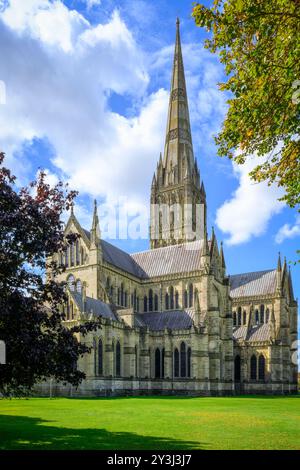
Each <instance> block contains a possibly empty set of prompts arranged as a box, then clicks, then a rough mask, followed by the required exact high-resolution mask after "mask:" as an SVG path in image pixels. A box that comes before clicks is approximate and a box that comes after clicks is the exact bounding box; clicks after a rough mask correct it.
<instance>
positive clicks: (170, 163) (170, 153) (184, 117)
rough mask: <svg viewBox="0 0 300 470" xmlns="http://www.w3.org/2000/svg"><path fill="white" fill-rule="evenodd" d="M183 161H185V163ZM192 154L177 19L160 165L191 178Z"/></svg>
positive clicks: (193, 163) (180, 176)
mask: <svg viewBox="0 0 300 470" xmlns="http://www.w3.org/2000/svg"><path fill="white" fill-rule="evenodd" d="M184 160H185V161H184ZM194 165H195V161H194V153H193V144H192V135H191V126H190V117H189V107H188V99H187V92H186V84H185V75H184V66H183V59H182V51H181V41H180V30H179V19H178V18H177V21H176V42H175V52H174V60H173V73H172V79H171V91H170V98H169V111H168V120H167V128H166V140H165V151H164V158H163V166H164V168H165V170H166V171H167V172H168V171H170V170H171V169H172V168H173V169H174V170H175V168H176V167H177V168H178V175H176V176H178V180H179V181H182V180H183V179H184V178H186V177H187V176H190V175H191V173H192V169H193V168H194Z"/></svg>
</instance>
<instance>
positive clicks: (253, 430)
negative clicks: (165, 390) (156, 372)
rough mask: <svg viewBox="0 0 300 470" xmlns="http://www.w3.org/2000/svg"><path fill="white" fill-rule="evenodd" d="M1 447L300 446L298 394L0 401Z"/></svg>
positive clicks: (178, 448) (169, 447)
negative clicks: (289, 395) (284, 395)
mask: <svg viewBox="0 0 300 470" xmlns="http://www.w3.org/2000/svg"><path fill="white" fill-rule="evenodd" d="M0 449H105V450H141V449H150V450H189V449H300V396H294V397H232V398H229V397H228V398H176V397H138V398H107V399H105V398H98V399H76V398H69V399H68V398H55V399H52V400H50V399H47V398H30V399H28V400H26V399H13V400H0Z"/></svg>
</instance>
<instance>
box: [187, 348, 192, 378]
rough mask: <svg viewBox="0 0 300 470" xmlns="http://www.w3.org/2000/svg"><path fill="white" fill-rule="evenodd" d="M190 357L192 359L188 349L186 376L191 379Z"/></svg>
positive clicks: (190, 351)
mask: <svg viewBox="0 0 300 470" xmlns="http://www.w3.org/2000/svg"><path fill="white" fill-rule="evenodd" d="M191 357H192V350H191V348H188V350H187V376H188V377H191Z"/></svg>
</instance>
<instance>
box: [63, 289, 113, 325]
mask: <svg viewBox="0 0 300 470" xmlns="http://www.w3.org/2000/svg"><path fill="white" fill-rule="evenodd" d="M70 294H71V295H72V297H73V299H74V300H75V302H76V304H77V305H78V308H79V310H80V311H81V312H82V311H83V304H82V295H81V294H79V293H77V292H72V291H70ZM85 311H86V313H93V314H94V315H96V316H99V317H103V318H109V319H111V320H114V321H118V318H117V317H116V315H115V314H114V313H113V311H112V309H111V307H110V305H109V304H106V303H105V302H102V300H99V299H93V298H92V297H86V306H85Z"/></svg>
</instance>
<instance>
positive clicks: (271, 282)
mask: <svg viewBox="0 0 300 470" xmlns="http://www.w3.org/2000/svg"><path fill="white" fill-rule="evenodd" d="M229 282H230V295H231V297H232V298H238V297H253V296H256V295H266V294H274V292H275V290H276V270H268V271H256V272H252V273H244V274H235V275H233V276H229Z"/></svg>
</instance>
